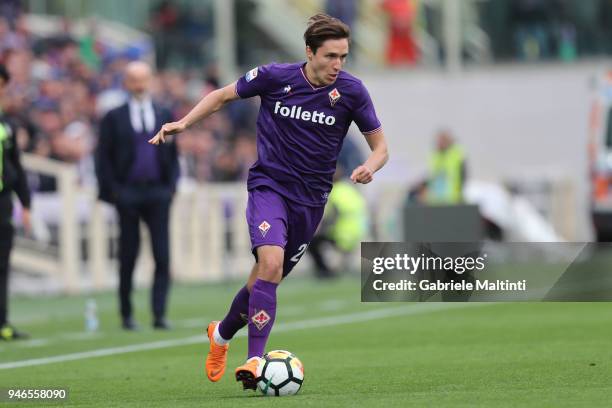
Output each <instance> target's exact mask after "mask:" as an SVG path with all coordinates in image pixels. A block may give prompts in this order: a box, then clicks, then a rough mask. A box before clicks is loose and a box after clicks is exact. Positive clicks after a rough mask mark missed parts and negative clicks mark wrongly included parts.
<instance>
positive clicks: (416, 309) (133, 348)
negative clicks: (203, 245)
mask: <svg viewBox="0 0 612 408" xmlns="http://www.w3.org/2000/svg"><path fill="white" fill-rule="evenodd" d="M480 304H481V305H482V303H480ZM476 305H479V304H478V303H419V304H416V305H411V306H404V307H393V308H386V309H377V310H370V311H368V312H359V313H350V314H345V315H336V316H328V317H322V318H317V319H308V320H301V321H297V322H289V323H278V324H276V325H274V333H278V332H285V331H293V330H302V329H310V328H320V327H327V326H335V325H338V324H348V323H355V322H364V321H368V320H375V319H382V318H388V317H394V316H407V315H417V314H423V313H429V312H435V311H438V310H446V309H455V308H458V307H467V306H476ZM246 335H247V333H246V331H242V332H239V333H238V334H237V335H236V337H244V336H246ZM206 342H208V339H207V338H206V337H204V336H203V335H197V336H190V337H185V338H182V339H173V340H163V341H155V342H151V343H141V344H133V345H130V346H120V347H111V348H105V349H98V350H91V351H84V352H80V353H71V354H63V355H59V356H53V357H43V358H34V359H30V360H21V361H11V362H8V363H2V364H0V370H8V369H12V368H22V367H32V366H40V365H46V364H53V363H63V362H66V361H75V360H83V359H87V358H93V357H105V356H113V355H117V354H125V353H134V352H138V351H146V350H158V349H163V348H169V347H178V346H186V345H190V344H196V343H206Z"/></svg>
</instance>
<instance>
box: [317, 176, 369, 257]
mask: <svg viewBox="0 0 612 408" xmlns="http://www.w3.org/2000/svg"><path fill="white" fill-rule="evenodd" d="M327 205H328V207H327V208H330V207H335V209H336V211H337V219H336V222H335V223H334V224H333V225H332V226H331V227H330V229H329V236H330V238H331V239H333V240H334V242H335V243H336V245H337V246H338V247H339V248H340V249H341V250H343V251H351V250H353V249H355V247H356V246H357V245H359V243H360V242H361V241H362V240H363V239H365V237H366V234H367V231H368V212H367V204H366V200H365V199H364V198H363V196H362V195H361V193H360V192H359V190H357V188H355V186H353V185H352V184H351V183H348V182H346V181H337V182H335V183H334V187H333V188H332V191H331V193H330V194H329V200H328V203H327Z"/></svg>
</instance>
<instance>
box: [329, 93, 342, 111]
mask: <svg viewBox="0 0 612 408" xmlns="http://www.w3.org/2000/svg"><path fill="white" fill-rule="evenodd" d="M328 95H329V102H330V103H331V106H332V108H333V107H334V105H335V104H336V102H338V99H340V92H338V88H334V89H332V90H331V92H330V93H328Z"/></svg>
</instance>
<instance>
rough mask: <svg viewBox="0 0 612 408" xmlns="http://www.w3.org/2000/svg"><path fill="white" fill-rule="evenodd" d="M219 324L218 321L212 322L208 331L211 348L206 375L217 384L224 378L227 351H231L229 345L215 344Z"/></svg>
mask: <svg viewBox="0 0 612 408" xmlns="http://www.w3.org/2000/svg"><path fill="white" fill-rule="evenodd" d="M218 324H219V322H217V321H214V322H210V324H209V325H208V330H207V332H208V341H209V342H210V348H209V350H208V355H207V356H206V375H207V376H208V379H209V380H210V381H212V382H217V381H219V380H220V379H221V377H223V374H224V373H225V365H226V363H227V350H228V349H229V344H224V345H219V344H217V343H215V339H214V336H213V333H214V332H215V327H217V325H218Z"/></svg>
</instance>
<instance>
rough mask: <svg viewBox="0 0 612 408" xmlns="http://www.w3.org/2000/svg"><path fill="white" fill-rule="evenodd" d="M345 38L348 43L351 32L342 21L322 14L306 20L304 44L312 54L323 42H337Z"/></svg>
mask: <svg viewBox="0 0 612 408" xmlns="http://www.w3.org/2000/svg"><path fill="white" fill-rule="evenodd" d="M342 38H346V39H348V40H349V41H350V39H351V30H350V28H349V26H347V25H346V24H344V23H343V22H342V21H340V20H338V19H337V18H334V17H332V16H329V15H327V14H324V13H319V14H315V15H314V16H312V17H310V18H309V19H308V28H306V31H305V32H304V42H306V45H307V46H309V47H310V49H311V50H312V52H313V53H315V54H316V53H317V49H318V48H319V47H320V46H321V44H323V43H324V42H325V40H339V39H342Z"/></svg>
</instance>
